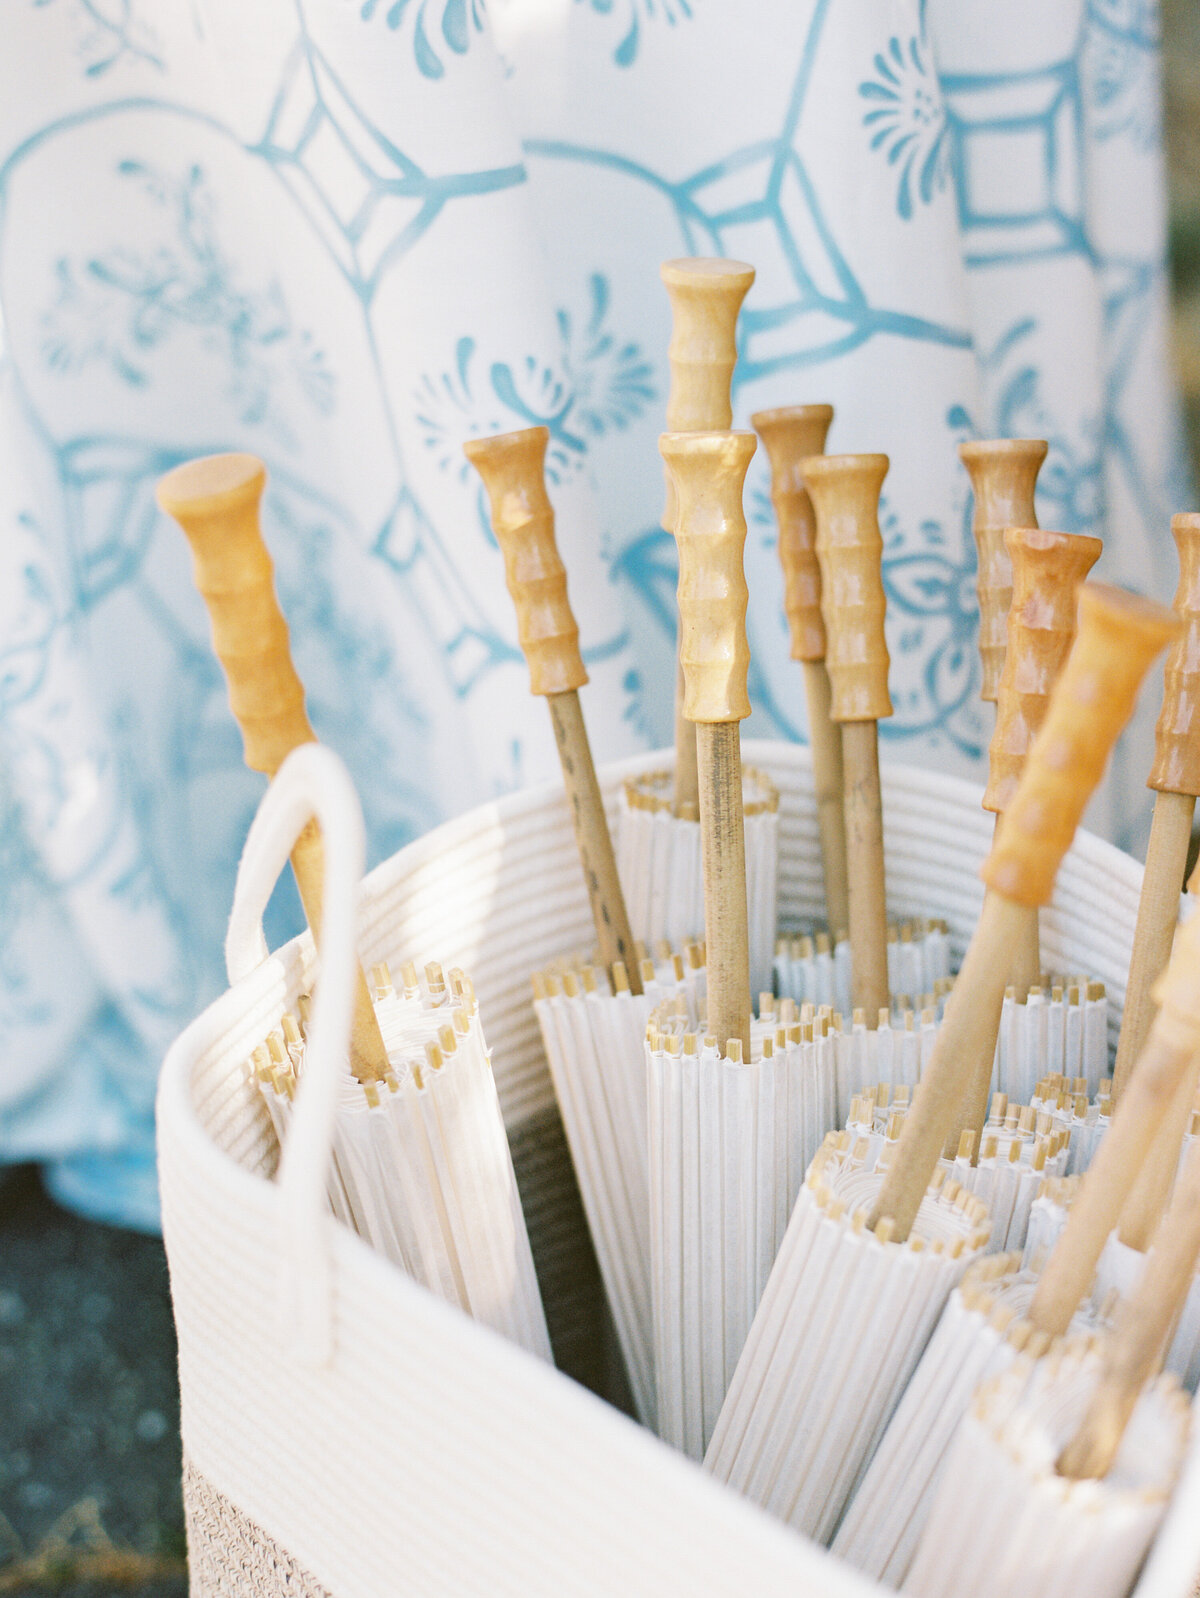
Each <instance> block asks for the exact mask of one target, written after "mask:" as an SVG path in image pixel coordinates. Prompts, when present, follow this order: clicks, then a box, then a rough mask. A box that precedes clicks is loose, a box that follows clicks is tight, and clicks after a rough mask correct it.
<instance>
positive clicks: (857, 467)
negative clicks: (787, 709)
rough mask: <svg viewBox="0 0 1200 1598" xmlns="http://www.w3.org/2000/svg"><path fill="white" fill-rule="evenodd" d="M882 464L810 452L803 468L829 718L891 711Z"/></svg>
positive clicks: (875, 716) (863, 717)
mask: <svg viewBox="0 0 1200 1598" xmlns="http://www.w3.org/2000/svg"><path fill="white" fill-rule="evenodd" d="M887 469H888V458H887V456H886V455H817V456H812V457H810V459H809V460H808V461H806V462H805V464H804V467H803V471H804V480H805V482H806V483H807V484H808V491H809V493H810V495H811V496H812V502H813V508H814V510H815V511H816V517H817V555H818V558H819V560H820V563H821V615H822V617H823V618H824V621H825V668H826V670H827V671H828V673H829V681H830V685H831V687H832V700H831V704H830V715H831V716H832V717H833V719H834V721H841V722H846V721H881V720H883V718H884V717H886V716H890V715H891V713H892V701H891V699H890V698H889V696H888V666H889V664H890V662H889V659H888V648H887V642H886V640H885V638H884V631H883V623H884V617H885V615H886V612H887V600H886V598H885V596H884V591H883V536H882V534H881V533H880V531H879V491H880V489H881V488H882V486H883V479H884V478H885V477H886V476H887Z"/></svg>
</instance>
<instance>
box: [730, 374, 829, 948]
mask: <svg viewBox="0 0 1200 1598" xmlns="http://www.w3.org/2000/svg"><path fill="white" fill-rule="evenodd" d="M750 420H751V421H752V422H753V423H754V427H755V430H756V431H757V433H758V436H759V437H760V438H761V439H762V441H763V444H764V445H765V446H766V450H767V454H768V455H769V456H770V460H771V500H772V502H773V504H774V506H775V517H776V520H777V521H778V523H779V560H780V564H781V565H782V567H783V608H784V613H785V615H786V616H787V620H788V631H789V633H790V635H791V644H792V659H793V660H798V661H800V662H801V664H802V665H803V668H804V697H805V702H806V704H807V706H808V740H809V748H810V750H811V752H812V763H813V787H814V789H815V791H816V799H817V828H818V832H819V835H820V839H821V868H822V871H823V873H824V878H825V908H826V913H827V915H828V918H829V930H830V932H831V933H832V934H833V936H834V938H835V939H836V938H837V937H838V936H839V935H843V934H845V932H846V931H847V930H848V928H849V926H850V911H849V888H848V886H847V882H848V879H847V870H846V820H845V814H844V811H843V808H842V793H843V775H842V730H841V727H840V726H839V725H838V723H837V722H836V721H834V720H833V719H832V718H831V716H830V714H829V710H830V703H831V695H832V689H831V687H830V683H829V673H828V672H827V671H826V670H825V622H824V620H823V619H822V616H821V568H820V564H819V562H818V560H817V522H816V516H815V515H814V513H813V506H812V500H811V498H810V497H809V492H808V489H807V487H806V486H805V482H804V473H803V471H802V469H801V468H802V463H803V461H804V460H805V459H806V458H807V457H808V456H810V455H820V454H821V453H822V452H823V451H824V448H825V436H826V434H827V433H828V431H829V424H830V422H831V421H832V420H833V406H832V405H786V406H783V407H782V408H780V409H779V410H773V411H758V412H756V414H755V415H754V416H752V417H751V418H750Z"/></svg>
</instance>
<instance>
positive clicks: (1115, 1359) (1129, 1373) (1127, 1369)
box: [1057, 1144, 1200, 1478]
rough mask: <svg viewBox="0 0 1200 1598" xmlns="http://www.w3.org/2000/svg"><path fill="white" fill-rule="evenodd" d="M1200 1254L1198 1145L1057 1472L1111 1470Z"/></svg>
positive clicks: (1108, 1340) (1110, 1340) (1111, 1338)
mask: <svg viewBox="0 0 1200 1598" xmlns="http://www.w3.org/2000/svg"><path fill="white" fill-rule="evenodd" d="M1198 1259H1200V1144H1197V1145H1196V1146H1194V1147H1193V1148H1192V1149H1191V1150H1190V1151H1189V1153H1188V1157H1187V1162H1186V1164H1185V1165H1184V1169H1183V1175H1182V1177H1181V1178H1180V1181H1179V1183H1178V1185H1177V1187H1176V1189H1175V1195H1174V1198H1173V1199H1172V1201H1171V1205H1170V1208H1169V1209H1168V1211H1167V1213H1166V1216H1165V1217H1164V1219H1163V1224H1162V1226H1161V1227H1160V1229H1159V1231H1158V1234H1157V1236H1156V1237H1155V1240H1154V1246H1153V1248H1152V1249H1151V1251H1150V1258H1149V1259H1148V1260H1147V1262H1146V1268H1145V1271H1144V1272H1143V1275H1142V1279H1141V1281H1140V1282H1139V1283H1138V1285H1137V1287H1136V1289H1135V1290H1134V1292H1133V1293H1132V1294H1131V1295H1130V1296H1129V1298H1127V1299H1126V1300H1124V1301H1123V1303H1122V1304H1121V1305H1120V1307H1119V1309H1118V1311H1117V1320H1116V1324H1115V1325H1114V1327H1113V1330H1112V1332H1111V1333H1110V1335H1109V1336H1108V1338H1106V1340H1105V1344H1104V1352H1103V1355H1102V1363H1101V1367H1100V1377H1099V1380H1098V1382H1097V1383H1096V1387H1095V1390H1094V1392H1093V1393H1092V1397H1091V1400H1090V1402H1089V1404H1088V1407H1087V1410H1086V1412H1085V1414H1084V1417H1083V1420H1082V1422H1081V1423H1080V1426H1079V1429H1078V1431H1077V1432H1076V1433H1075V1435H1074V1437H1072V1439H1071V1441H1070V1442H1069V1443H1068V1444H1067V1446H1066V1447H1065V1448H1064V1449H1063V1451H1062V1453H1061V1454H1060V1455H1059V1457H1058V1464H1057V1469H1058V1473H1059V1475H1060V1476H1071V1477H1076V1478H1080V1477H1088V1478H1099V1477H1101V1476H1104V1475H1106V1474H1107V1473H1108V1471H1109V1469H1110V1467H1111V1466H1112V1463H1113V1461H1114V1460H1115V1459H1116V1457H1117V1452H1118V1450H1119V1449H1120V1446H1121V1439H1122V1437H1123V1436H1124V1435H1125V1428H1126V1426H1127V1425H1128V1424H1129V1419H1130V1416H1131V1415H1132V1414H1133V1411H1134V1407H1135V1405H1136V1404H1137V1401H1138V1398H1139V1396H1140V1394H1141V1391H1142V1388H1143V1387H1144V1386H1145V1385H1146V1383H1147V1382H1148V1381H1149V1380H1150V1378H1151V1377H1152V1376H1153V1375H1154V1374H1155V1372H1156V1371H1158V1370H1159V1369H1160V1367H1161V1365H1162V1361H1163V1357H1164V1355H1165V1353H1166V1348H1167V1340H1168V1338H1169V1337H1170V1335H1171V1332H1172V1330H1173V1328H1174V1326H1175V1323H1176V1321H1177V1319H1178V1317H1179V1312H1180V1310H1181V1309H1182V1308H1183V1304H1184V1301H1185V1300H1186V1298H1187V1295H1188V1291H1189V1289H1190V1288H1191V1285H1192V1282H1193V1280H1194V1279H1195V1274H1196V1261H1197V1260H1198Z"/></svg>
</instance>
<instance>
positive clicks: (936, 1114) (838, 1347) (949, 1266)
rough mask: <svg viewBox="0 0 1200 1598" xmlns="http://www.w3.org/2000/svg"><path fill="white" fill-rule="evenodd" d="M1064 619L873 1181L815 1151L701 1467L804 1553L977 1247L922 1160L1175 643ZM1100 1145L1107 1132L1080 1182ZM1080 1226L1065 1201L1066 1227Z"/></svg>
mask: <svg viewBox="0 0 1200 1598" xmlns="http://www.w3.org/2000/svg"><path fill="white" fill-rule="evenodd" d="M1079 604H1080V623H1079V631H1078V636H1077V637H1076V639H1075V642H1074V644H1073V646H1072V650H1071V654H1070V656H1069V658H1068V661H1067V664H1066V666H1065V668H1064V670H1063V672H1062V675H1061V676H1060V678H1059V680H1058V682H1057V684H1056V685H1055V689H1054V692H1053V694H1052V696H1051V702H1050V706H1049V709H1048V711H1047V713H1046V718H1045V721H1044V722H1043V724H1042V727H1041V730H1040V732H1039V734H1038V736H1037V737H1036V738H1035V740H1034V742H1033V745H1032V747H1031V749H1030V751H1029V754H1028V758H1027V760H1026V763H1025V766H1024V770H1023V771H1022V774H1021V778H1020V781H1019V783H1018V785H1017V789H1016V792H1015V793H1014V794H1013V796H1012V797H1011V799H1010V800H1009V801H1008V802H1007V804H1006V806H1005V810H1004V818H1003V820H1002V822H1001V824H1000V826H999V828H998V831H997V835H996V839H995V842H994V844H993V847H992V851H991V853H990V855H989V857H988V860H987V862H986V863H985V866H984V872H983V874H984V880H985V883H986V884H987V886H988V890H989V891H988V893H987V895H986V897H985V899H984V905H983V910H982V913H981V916H980V920H979V924H978V926H977V928H976V931H975V933H974V936H973V937H972V939H971V943H970V945H969V947H968V950H967V954H966V958H965V960H964V963H963V967H962V970H961V972H960V974H959V976H958V979H957V981H956V984H955V989H954V992H953V994H952V996H951V999H950V1002H949V1005H948V1007H947V1011H946V1018H945V1021H944V1023H943V1025H942V1027H941V1029H940V1031H939V1033H938V1037H937V1041H936V1043H935V1046H934V1051H933V1056H932V1059H931V1060H930V1062H929V1065H928V1066H927V1068H926V1070H925V1072H924V1075H923V1078H922V1081H921V1085H920V1088H919V1090H918V1091H917V1093H916V1094H915V1096H914V1100H913V1104H912V1108H911V1109H910V1110H909V1112H908V1115H907V1116H906V1118H905V1121H904V1126H903V1129H902V1130H901V1133H900V1137H899V1139H898V1141H897V1142H896V1144H895V1146H894V1148H893V1149H892V1150H890V1151H889V1155H890V1157H889V1158H888V1159H887V1160H886V1162H885V1163H884V1164H883V1166H882V1167H881V1168H880V1167H877V1168H876V1169H875V1170H874V1171H867V1170H866V1169H865V1167H864V1166H863V1164H862V1162H861V1161H856V1160H855V1158H854V1153H853V1151H847V1152H846V1153H840V1152H835V1151H834V1150H833V1149H832V1148H831V1147H830V1148H827V1149H826V1150H825V1151H823V1156H824V1157H823V1158H819V1159H818V1161H816V1162H814V1166H813V1168H812V1170H811V1172H810V1175H809V1177H808V1178H807V1179H806V1184H805V1187H804V1188H803V1189H802V1191H801V1195H800V1197H799V1199H798V1201H797V1204H796V1207H795V1210H794V1212H793V1214H792V1218H791V1221H790V1222H789V1225H788V1229H787V1232H786V1234H785V1236H784V1240H783V1244H782V1246H781V1248H780V1251H779V1255H778V1257H777V1259H776V1262H775V1266H774V1268H773V1270H772V1272H771V1275H770V1277H769V1279H768V1282H767V1286H766V1291H765V1292H764V1294H763V1298H762V1301H761V1303H760V1305H759V1308H758V1311H757V1313H756V1315H755V1318H754V1321H753V1323H752V1325H751V1328H750V1333H749V1336H748V1338H747V1341H746V1345H745V1348H744V1350H743V1352H742V1357H741V1359H740V1360H739V1362H738V1366H737V1369H736V1371H735V1374H734V1377H733V1381H732V1383H731V1385H730V1388H729V1392H728V1395H727V1397H726V1399H725V1403H724V1405H723V1406H722V1409H721V1412H720V1414H719V1417H718V1419H717V1423H716V1428H715V1430H714V1433H713V1437H712V1441H711V1443H710V1445H709V1448H708V1451H707V1454H706V1458H705V1465H706V1468H707V1469H709V1470H710V1471H712V1472H713V1474H715V1475H716V1476H717V1477H718V1478H719V1479H721V1480H723V1481H725V1482H727V1483H729V1484H730V1485H731V1486H733V1487H735V1488H736V1489H738V1490H739V1491H741V1492H743V1493H745V1494H746V1495H747V1496H749V1497H751V1498H753V1499H754V1500H755V1501H756V1502H758V1503H759V1504H761V1505H763V1507H765V1508H767V1509H769V1510H770V1511H772V1512H773V1513H774V1514H776V1515H777V1516H779V1517H780V1518H781V1519H784V1520H786V1521H787V1522H788V1523H789V1524H790V1525H792V1526H793V1527H795V1528H796V1529H798V1530H800V1531H803V1532H805V1533H806V1534H808V1535H809V1536H811V1537H814V1538H816V1539H817V1540H820V1541H824V1540H828V1538H829V1537H830V1536H831V1535H832V1533H833V1532H834V1531H835V1529H836V1527H837V1525H838V1522H839V1520H840V1519H841V1516H842V1513H843V1511H844V1509H845V1506H846V1503H847V1501H848V1499H849V1497H850V1496H851V1494H852V1492H853V1490H854V1487H855V1485H856V1482H857V1481H858V1480H859V1479H860V1477H861V1475H862V1473H863V1471H864V1470H865V1468H866V1466H867V1464H868V1462H869V1460H870V1458H871V1455H872V1453H873V1451H874V1449H875V1446H876V1444H877V1443H878V1442H879V1439H880V1437H881V1436H882V1433H883V1431H884V1428H885V1427H886V1425H887V1422H888V1420H889V1418H890V1416H891V1414H892V1412H893V1410H894V1409H895V1406H896V1404H897V1402H898V1401H899V1399H900V1396H901V1394H902V1393H903V1391H904V1388H905V1385H906V1383H907V1381H908V1378H909V1377H910V1375H911V1374H912V1372H913V1370H914V1368H915V1366H916V1363H917V1360H918V1358H919V1356H920V1353H921V1350H922V1348H923V1346H924V1344H925V1342H926V1340H927V1339H928V1337H929V1335H930V1334H931V1332H932V1330H933V1328H934V1325H935V1324H936V1322H937V1319H938V1317H939V1315H940V1313H941V1311H942V1309H943V1307H944V1305H945V1303H946V1300H947V1298H948V1297H949V1295H950V1292H951V1291H952V1289H953V1288H954V1287H955V1286H956V1285H957V1282H958V1281H959V1279H960V1278H961V1277H962V1275H963V1272H964V1271H965V1270H966V1268H967V1266H968V1265H970V1264H971V1262H972V1260H973V1259H974V1258H975V1257H977V1256H978V1255H980V1254H982V1252H983V1250H984V1248H985V1247H986V1244H987V1242H988V1233H989V1227H988V1225H987V1218H986V1211H985V1210H984V1207H983V1205H982V1204H981V1203H980V1202H979V1201H978V1200H977V1199H975V1198H973V1197H972V1196H971V1195H969V1194H967V1193H966V1192H965V1190H964V1189H962V1188H961V1187H960V1186H959V1184H958V1183H957V1182H954V1181H953V1179H952V1178H949V1179H947V1178H942V1180H941V1181H940V1182H939V1181H938V1180H937V1178H936V1175H935V1173H936V1171H937V1168H938V1163H939V1159H940V1156H941V1154H942V1150H943V1147H944V1146H945V1145H946V1144H947V1142H948V1140H950V1141H951V1144H952V1146H953V1144H955V1143H957V1142H958V1139H959V1136H960V1133H961V1131H962V1129H963V1127H964V1122H969V1120H970V1118H971V1116H972V1113H973V1106H974V1105H976V1104H977V1103H978V1102H979V1101H980V1100H981V1099H983V1100H984V1101H985V1102H986V1095H987V1088H988V1083H989V1080H990V1076H991V1070H992V1064H993V1059H994V1055H995V1047H996V1032H997V1028H998V1025H999V1020H1000V1013H1001V1008H1002V1004H1003V998H1004V989H1005V986H1006V985H1007V981H1008V977H1009V973H1010V972H1011V971H1012V969H1013V963H1014V961H1015V959H1016V957H1017V956H1018V953H1019V951H1020V949H1021V946H1022V942H1023V940H1024V939H1025V938H1026V936H1027V932H1028V925H1029V920H1030V912H1031V911H1036V909H1037V907H1038V906H1040V905H1043V904H1045V903H1047V902H1048V901H1049V899H1050V896H1051V892H1052V889H1053V883H1054V877H1055V874H1056V872H1057V869H1058V865H1059V863H1060V861H1061V859H1062V856H1063V854H1064V853H1065V852H1066V849H1067V847H1068V846H1069V844H1070V842H1071V838H1072V836H1073V834H1074V830H1075V827H1076V825H1077V823H1078V820H1079V817H1080V815H1081V814H1082V811H1083V807H1084V805H1085V803H1086V801H1087V799H1088V797H1089V796H1090V794H1091V792H1092V790H1093V788H1094V787H1095V784H1096V782H1097V781H1098V780H1099V777H1100V775H1101V772H1102V770H1103V767H1104V765H1105V763H1106V761H1107V757H1108V753H1109V750H1110V749H1111V747H1112V744H1113V742H1114V741H1115V739H1116V736H1117V734H1118V732H1119V731H1120V729H1121V727H1122V726H1123V725H1124V722H1125V721H1126V719H1127V718H1128V716H1129V714H1130V711H1131V709H1132V706H1133V700H1134V697H1135V695H1136V691H1137V687H1138V685H1139V683H1140V681H1141V678H1142V676H1143V675H1144V673H1145V670H1146V668H1147V666H1148V665H1149V662H1150V660H1151V659H1152V658H1153V656H1154V655H1155V654H1157V653H1158V651H1159V650H1160V649H1161V648H1162V646H1163V645H1164V644H1165V643H1166V642H1167V640H1168V639H1169V638H1170V637H1171V636H1172V635H1173V634H1174V633H1175V632H1176V631H1177V630H1178V624H1177V623H1176V621H1175V619H1174V617H1173V616H1172V615H1171V614H1170V612H1168V611H1165V610H1163V609H1162V608H1161V607H1159V606H1156V605H1152V604H1150V603H1148V602H1146V601H1142V600H1138V599H1136V598H1134V597H1133V596H1130V595H1126V594H1123V593H1121V592H1120V591H1119V590H1114V589H1110V588H1107V587H1104V586H1100V585H1096V586H1090V585H1089V586H1086V587H1084V588H1083V589H1082V590H1081V592H1080V597H1079ZM852 913H853V912H852ZM710 942H711V938H710ZM1111 1144H1112V1134H1111V1132H1110V1135H1109V1138H1108V1139H1106V1140H1104V1142H1102V1143H1101V1146H1100V1150H1099V1152H1098V1154H1097V1165H1096V1169H1097V1170H1099V1167H1100V1162H1102V1161H1103V1160H1104V1155H1105V1151H1106V1149H1107V1148H1108V1147H1109V1146H1110V1145H1111ZM1118 1152H1119V1150H1118ZM1098 1180H1102V1178H1098ZM931 1184H932V1186H931ZM1080 1213H1081V1211H1080V1206H1079V1204H1078V1203H1077V1204H1076V1205H1075V1206H1074V1207H1073V1208H1072V1211H1071V1217H1069V1219H1068V1228H1070V1226H1071V1224H1072V1219H1071V1218H1072V1217H1074V1216H1075V1215H1077V1214H1080ZM1102 1241H1103V1237H1101V1243H1102ZM1098 1252H1099V1246H1097V1248H1096V1254H1097V1255H1098ZM1094 1260H1095V1256H1093V1260H1092V1263H1093V1265H1094ZM1089 1276H1090V1272H1089ZM1087 1285H1088V1282H1087V1281H1086V1280H1085V1282H1084V1284H1083V1288H1081V1290H1080V1292H1079V1293H1078V1294H1077V1295H1076V1300H1075V1302H1076V1303H1078V1301H1079V1299H1080V1298H1082V1296H1083V1291H1085V1290H1086V1287H1087ZM1073 1307H1074V1306H1072V1308H1073ZM1068 1319H1069V1316H1068ZM1057 1330H1058V1331H1060V1332H1061V1330H1062V1328H1058V1329H1057Z"/></svg>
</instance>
